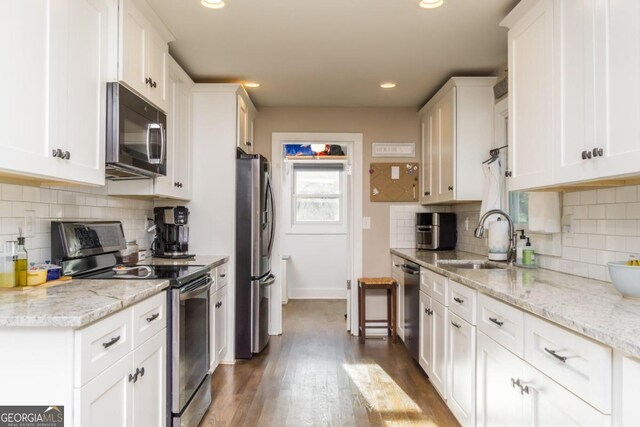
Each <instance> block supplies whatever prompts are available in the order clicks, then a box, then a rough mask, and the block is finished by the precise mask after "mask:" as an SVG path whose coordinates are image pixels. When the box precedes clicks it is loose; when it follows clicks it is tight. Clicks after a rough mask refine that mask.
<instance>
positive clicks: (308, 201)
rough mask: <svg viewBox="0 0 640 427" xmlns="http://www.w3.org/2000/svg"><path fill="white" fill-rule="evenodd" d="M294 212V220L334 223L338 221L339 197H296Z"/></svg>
mask: <svg viewBox="0 0 640 427" xmlns="http://www.w3.org/2000/svg"><path fill="white" fill-rule="evenodd" d="M295 214H296V217H295V221H296V222H332V223H336V222H339V221H340V199H337V198H318V197H314V198H298V199H297V200H296V212H295Z"/></svg>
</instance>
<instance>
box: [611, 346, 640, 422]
mask: <svg viewBox="0 0 640 427" xmlns="http://www.w3.org/2000/svg"><path fill="white" fill-rule="evenodd" d="M613 378H614V385H615V386H614V389H613V414H614V415H613V425H614V427H632V426H637V425H638V423H639V422H640V405H638V402H640V360H639V359H637V358H634V357H631V356H628V355H626V354H624V353H622V352H615V353H614V358H613Z"/></svg>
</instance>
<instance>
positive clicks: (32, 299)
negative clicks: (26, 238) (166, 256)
mask: <svg viewBox="0 0 640 427" xmlns="http://www.w3.org/2000/svg"><path fill="white" fill-rule="evenodd" d="M167 287H169V281H168V280H164V279H158V280H135V279H134V280H91V279H77V280H76V279H74V280H72V281H71V282H70V283H69V284H63V285H58V286H52V287H49V288H44V289H34V290H31V291H28V292H24V293H13V292H11V293H9V292H6V293H5V292H3V293H0V327H3V326H4V327H6V326H29V327H62V328H81V327H83V326H85V325H88V324H89V323H91V322H95V321H96V320H99V319H101V318H103V317H106V316H108V315H109V314H111V313H115V312H116V311H119V310H121V309H123V308H125V307H128V306H130V305H132V304H135V303H136V302H138V301H141V300H143V299H146V298H148V297H150V296H153V295H155V294H157V293H159V292H162V291H163V290H164V289H166V288H167Z"/></svg>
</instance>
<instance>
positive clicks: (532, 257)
mask: <svg viewBox="0 0 640 427" xmlns="http://www.w3.org/2000/svg"><path fill="white" fill-rule="evenodd" d="M522 264H523V265H526V266H528V267H533V266H535V265H536V254H535V252H534V251H533V246H531V242H530V241H529V238H528V237H527V243H526V244H525V246H524V250H523V251H522Z"/></svg>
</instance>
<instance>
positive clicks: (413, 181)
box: [369, 162, 420, 202]
mask: <svg viewBox="0 0 640 427" xmlns="http://www.w3.org/2000/svg"><path fill="white" fill-rule="evenodd" d="M419 177H420V165H419V163H406V162H394V163H371V165H370V166H369V197H370V200H371V201H372V202H416V201H418V197H419V195H420V188H419V186H420V179H419Z"/></svg>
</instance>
